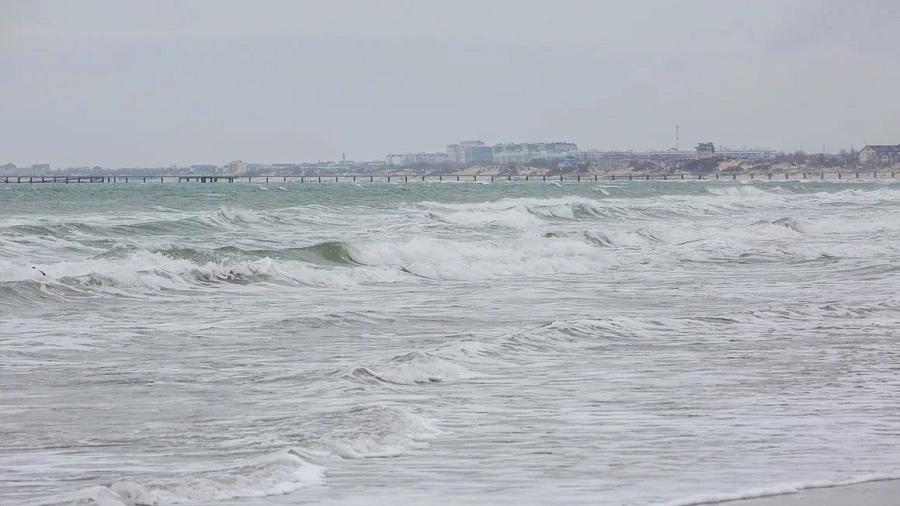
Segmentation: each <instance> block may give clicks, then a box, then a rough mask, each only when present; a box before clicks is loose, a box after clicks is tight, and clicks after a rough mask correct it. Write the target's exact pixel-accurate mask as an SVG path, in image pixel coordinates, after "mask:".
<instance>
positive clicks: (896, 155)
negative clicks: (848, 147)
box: [859, 144, 900, 165]
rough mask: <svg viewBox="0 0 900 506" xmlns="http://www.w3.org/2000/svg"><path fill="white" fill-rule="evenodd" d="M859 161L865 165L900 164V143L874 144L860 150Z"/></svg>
mask: <svg viewBox="0 0 900 506" xmlns="http://www.w3.org/2000/svg"><path fill="white" fill-rule="evenodd" d="M859 163H861V164H863V165H894V164H900V144H896V145H890V144H872V145H869V146H866V147H864V148H862V149H861V150H859Z"/></svg>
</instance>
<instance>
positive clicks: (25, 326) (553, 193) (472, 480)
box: [0, 181, 900, 506]
mask: <svg viewBox="0 0 900 506" xmlns="http://www.w3.org/2000/svg"><path fill="white" fill-rule="evenodd" d="M898 237H900V187H898V186H897V185H896V184H893V182H878V183H875V182H852V183H851V182H846V183H838V182H816V181H803V182H798V181H795V182H770V183H763V182H756V183H744V184H738V183H734V182H729V183H725V182H722V183H719V182H695V181H694V182H684V183H682V182H667V183H663V182H643V181H642V182H633V183H628V182H621V183H603V184H597V183H566V184H558V183H553V184H549V183H547V184H542V183H536V182H532V183H496V184H474V183H460V184H456V183H444V184H440V183H415V184H412V183H411V184H408V185H404V184H365V185H354V184H350V183H347V184H322V185H319V184H310V183H307V184H299V183H271V184H268V185H257V184H246V183H245V184H223V183H219V184H208V185H202V184H162V185H159V184H156V185H151V184H147V185H140V184H128V185H125V184H117V185H107V184H102V185H101V184H97V185H68V186H65V185H35V186H30V185H7V186H3V187H0V357H2V361H0V385H2V390H0V503H2V504H4V505H38V504H41V505H46V504H94V503H96V504H103V505H122V504H125V505H139V504H141V505H143V504H159V505H168V504H203V505H213V504H215V505H235V506H245V505H257V504H260V505H261V504H304V503H317V504H341V505H345V504H353V505H356V504H414V503H415V504H492V505H497V504H501V505H502V504H509V505H512V504H592V505H625V504H627V505H646V504H672V505H674V504H692V503H697V502H698V501H700V500H703V499H710V498H716V497H719V498H728V497H740V496H752V495H760V494H765V493H771V492H777V491H783V490H789V489H791V488H793V487H798V486H804V485H808V484H826V483H845V482H850V481H860V480H867V479H872V478H876V477H887V476H894V477H900V412H898V410H897V406H898V405H900V379H898V371H900V369H898V365H897V364H898V363H900V361H898V359H900V350H898V345H897V336H898V332H897V329H898V328H900V297H898V292H897V286H898V281H900V275H898V273H900V268H898V261H900V243H898V239H897V238H898ZM33 267H36V268H33Z"/></svg>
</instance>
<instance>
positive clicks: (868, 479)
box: [654, 472, 900, 506]
mask: <svg viewBox="0 0 900 506" xmlns="http://www.w3.org/2000/svg"><path fill="white" fill-rule="evenodd" d="M895 480H900V472H896V473H886V474H869V475H862V476H857V477H852V478H847V479H843V480H835V481H810V482H799V483H784V484H777V485H772V486H769V487H760V488H751V489H745V490H742V491H738V492H725V493H711V494H698V495H694V496H690V497H686V498H684V499H676V500H674V501H669V502H663V503H656V504H655V505H654V506H702V505H704V504H722V503H729V502H734V501H742V500H747V499H762V498H766V497H777V496H782V495H792V494H797V493H800V492H803V491H805V490H817V489H826V488H837V487H846V486H849V485H860V484H863V483H873V482H879V481H895Z"/></svg>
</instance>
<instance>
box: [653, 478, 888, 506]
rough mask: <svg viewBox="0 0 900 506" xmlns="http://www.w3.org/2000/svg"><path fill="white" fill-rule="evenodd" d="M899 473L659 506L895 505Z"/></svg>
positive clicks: (711, 496)
mask: <svg viewBox="0 0 900 506" xmlns="http://www.w3.org/2000/svg"><path fill="white" fill-rule="evenodd" d="M894 505H900V475H896V474H890V475H871V476H863V477H859V478H858V479H851V480H846V481H840V482H834V483H827V482H812V483H804V484H796V485H789V484H785V485H775V486H772V487H762V488H758V489H748V490H744V491H741V492H735V493H724V494H704V495H696V496H692V497H687V498H684V499H677V500H674V501H669V502H665V503H662V504H659V505H657V506H894Z"/></svg>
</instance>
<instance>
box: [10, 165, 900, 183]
mask: <svg viewBox="0 0 900 506" xmlns="http://www.w3.org/2000/svg"><path fill="white" fill-rule="evenodd" d="M898 177H900V168H892V169H890V170H877V169H876V170H872V169H868V170H851V171H822V170H810V171H788V172H781V173H778V172H712V173H703V172H694V173H689V172H681V171H676V172H672V173H658V172H656V173H653V172H622V171H617V172H605V173H579V172H576V173H558V172H557V173H549V174H534V173H531V174H515V175H513V174H498V173H494V172H482V171H470V172H464V173H453V174H447V175H434V174H409V173H390V174H323V175H306V176H295V175H256V174H217V175H213V174H211V175H200V174H191V175H181V174H163V175H152V176H144V175H133V174H117V175H55V176H30V175H29V176H0V184H41V183H56V184H79V183H172V182H179V183H182V182H184V183H270V182H271V183H277V182H284V183H287V182H299V183H329V182H335V183H339V182H351V183H365V182H371V183H375V182H388V183H401V182H404V183H412V182H467V181H468V182H503V181H540V182H563V181H566V182H568V181H583V182H588V181H598V182H599V181H676V180H683V181H690V180H700V181H711V180H716V181H719V180H722V181H727V180H733V181H738V180H739V181H790V180H808V181H814V180H895V179H897V178H898Z"/></svg>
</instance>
